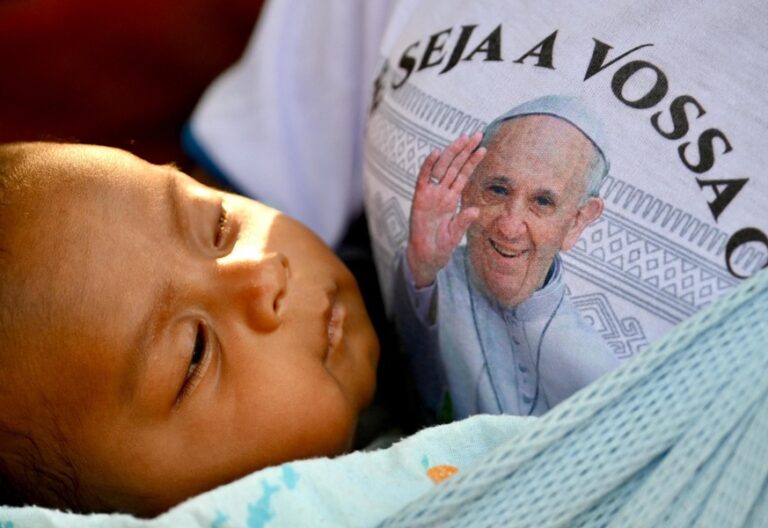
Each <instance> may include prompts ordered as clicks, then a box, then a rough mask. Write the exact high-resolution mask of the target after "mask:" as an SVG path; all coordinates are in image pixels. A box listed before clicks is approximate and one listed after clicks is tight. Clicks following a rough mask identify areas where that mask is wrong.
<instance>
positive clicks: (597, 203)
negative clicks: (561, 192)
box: [560, 196, 603, 251]
mask: <svg viewBox="0 0 768 528" xmlns="http://www.w3.org/2000/svg"><path fill="white" fill-rule="evenodd" d="M601 214H603V199H602V198H600V197H597V196H591V197H590V198H588V199H587V202H586V203H585V204H584V205H582V206H581V207H579V210H578V212H577V213H576V216H575V217H574V219H573V224H572V225H571V228H570V229H569V230H568V233H567V234H566V235H565V238H564V239H563V243H562V244H561V245H560V250H561V251H568V250H569V249H571V248H572V247H573V246H574V245H575V244H576V241H577V240H579V237H580V236H581V233H583V232H584V229H585V228H586V227H587V226H588V225H589V224H591V223H592V222H594V221H595V220H597V218H598V217H599V216H600V215H601Z"/></svg>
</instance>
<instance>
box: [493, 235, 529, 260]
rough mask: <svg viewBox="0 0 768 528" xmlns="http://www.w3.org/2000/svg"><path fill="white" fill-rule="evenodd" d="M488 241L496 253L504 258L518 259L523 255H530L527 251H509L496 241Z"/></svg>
mask: <svg viewBox="0 0 768 528" xmlns="http://www.w3.org/2000/svg"><path fill="white" fill-rule="evenodd" d="M488 241H489V242H490V243H491V247H492V248H493V249H494V250H495V251H496V253H498V254H499V255H501V256H502V257H504V258H516V257H519V256H522V255H525V254H527V253H528V250H527V249H525V250H522V251H520V250H517V251H515V250H511V249H507V248H504V247H502V246H501V245H499V244H498V243H497V242H496V241H494V240H492V239H490V238H489V239H488Z"/></svg>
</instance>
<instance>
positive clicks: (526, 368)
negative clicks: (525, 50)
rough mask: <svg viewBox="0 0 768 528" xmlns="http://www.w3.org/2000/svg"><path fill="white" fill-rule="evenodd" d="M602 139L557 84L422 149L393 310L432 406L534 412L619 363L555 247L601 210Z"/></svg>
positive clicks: (465, 411)
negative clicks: (570, 291)
mask: <svg viewBox="0 0 768 528" xmlns="http://www.w3.org/2000/svg"><path fill="white" fill-rule="evenodd" d="M603 145H605V138H604V137H603V134H602V129H601V126H600V123H599V121H598V119H597V118H596V117H595V116H594V114H593V113H592V112H590V111H589V110H588V108H587V107H586V105H585V104H584V103H583V102H582V101H580V100H579V99H576V98H572V97H564V96H555V95H553V96H546V97H541V98H538V99H535V100H532V101H528V102H526V103H523V104H521V105H519V106H516V107H515V108H513V109H512V110H510V111H509V112H507V113H505V114H503V115H501V116H500V117H498V118H497V119H495V120H494V121H493V122H491V124H490V125H488V127H486V129H485V131H484V132H483V133H482V134H481V133H480V132H478V133H476V134H474V135H472V136H462V137H459V138H458V139H456V140H455V141H454V142H453V143H451V144H450V145H449V146H448V147H447V148H446V149H445V150H444V151H440V150H435V151H433V152H432V153H431V154H430V155H429V156H428V157H427V159H426V160H425V161H424V164H423V165H422V167H421V170H420V172H419V175H418V180H417V182H416V188H415V192H414V198H413V203H412V207H411V217H410V232H409V237H408V242H407V245H406V247H405V248H404V249H403V250H402V251H401V252H400V253H399V255H398V264H397V271H396V279H395V295H394V299H395V318H396V321H397V327H398V331H399V333H400V337H401V339H402V342H403V348H404V349H405V353H406V356H407V357H408V361H409V364H410V367H411V370H412V374H413V377H414V379H415V382H416V386H417V389H418V392H419V396H420V398H421V400H422V403H423V404H424V405H425V407H426V408H427V409H428V410H429V411H431V412H432V413H434V415H435V416H437V417H438V418H439V419H441V420H447V419H460V418H464V417H467V416H470V415H473V414H478V413H492V414H497V413H505V414H515V415H541V414H543V413H545V412H546V411H548V410H549V409H550V408H552V407H554V406H555V405H557V404H558V403H559V402H561V401H563V400H564V399H566V398H568V397H569V396H570V395H572V394H573V393H574V392H576V391H578V390H579V389H581V388H582V387H584V386H586V385H588V384H589V383H591V382H592V381H594V380H596V379H597V378H598V377H600V376H601V375H602V374H604V373H606V372H608V371H610V370H612V369H614V368H616V367H617V366H618V365H619V361H618V360H617V358H616V357H615V356H614V355H613V354H612V352H611V351H610V349H609V347H608V345H607V344H606V343H605V342H604V341H603V339H602V338H601V337H600V335H598V334H597V332H596V331H595V330H594V329H593V328H592V327H591V326H590V325H589V323H588V322H587V321H585V320H583V319H582V318H581V316H580V315H579V313H578V312H577V310H576V308H575V307H574V306H573V304H572V302H571V300H570V298H569V296H568V295H567V294H566V284H565V281H564V277H563V273H564V267H563V262H562V260H561V258H560V256H559V254H560V252H563V251H568V250H569V249H571V248H572V247H573V246H574V244H575V243H576V242H577V240H578V239H579V237H580V236H581V234H582V232H583V231H584V229H585V228H586V226H587V225H589V224H590V223H591V222H593V221H594V220H595V219H597V218H598V217H599V216H600V215H601V214H602V211H603V200H602V199H601V198H600V197H599V189H600V185H601V182H602V180H603V178H604V177H605V175H606V174H607V173H608V168H609V163H608V160H607V158H606V155H605V152H604V147H602V146H603ZM464 235H466V245H460V242H461V241H462V239H463V238H464Z"/></svg>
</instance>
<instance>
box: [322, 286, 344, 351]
mask: <svg viewBox="0 0 768 528" xmlns="http://www.w3.org/2000/svg"><path fill="white" fill-rule="evenodd" d="M330 303H331V307H330V317H329V318H328V326H327V332H328V350H327V353H326V358H328V357H330V356H331V355H332V353H333V352H334V351H335V350H337V349H338V348H339V343H341V339H342V337H343V336H344V319H345V317H346V314H347V310H346V308H345V307H344V305H343V304H341V303H340V302H339V301H338V300H337V298H336V294H335V292H334V293H333V294H331V295H330Z"/></svg>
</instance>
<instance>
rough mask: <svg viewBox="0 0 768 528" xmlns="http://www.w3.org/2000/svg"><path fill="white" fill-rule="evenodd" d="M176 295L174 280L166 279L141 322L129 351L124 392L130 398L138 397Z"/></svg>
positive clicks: (170, 313)
mask: <svg viewBox="0 0 768 528" xmlns="http://www.w3.org/2000/svg"><path fill="white" fill-rule="evenodd" d="M176 297H177V291H176V288H175V286H174V284H173V281H171V280H170V279H168V280H166V281H165V282H164V283H163V285H162V286H161V287H160V292H159V293H158V294H157V295H156V296H155V297H154V299H153V301H152V304H151V305H150V306H151V308H150V309H149V311H148V312H147V314H146V315H145V316H144V318H143V319H142V321H141V322H140V323H139V326H138V332H137V334H136V339H135V341H134V344H133V346H131V348H130V349H129V351H128V367H127V376H126V377H125V380H126V384H125V386H124V394H125V395H126V396H127V397H128V398H129V399H130V400H133V399H134V398H135V397H136V391H137V388H138V387H140V386H141V382H142V381H143V380H144V379H145V378H146V373H147V370H148V368H149V364H150V361H151V354H150V351H151V350H152V344H153V343H154V342H155V341H156V340H157V336H158V334H159V333H160V331H161V330H162V329H163V328H164V327H165V325H166V324H167V323H168V320H169V319H170V318H171V315H172V306H173V303H174V300H175V299H176Z"/></svg>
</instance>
